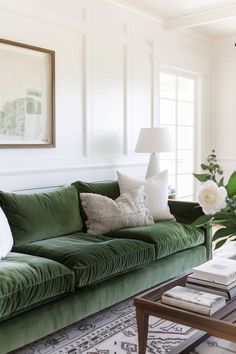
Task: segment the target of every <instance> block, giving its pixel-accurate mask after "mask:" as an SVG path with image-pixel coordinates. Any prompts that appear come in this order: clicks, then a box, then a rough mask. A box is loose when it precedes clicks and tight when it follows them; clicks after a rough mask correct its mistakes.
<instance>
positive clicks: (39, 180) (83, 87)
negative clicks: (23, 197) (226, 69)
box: [0, 0, 209, 189]
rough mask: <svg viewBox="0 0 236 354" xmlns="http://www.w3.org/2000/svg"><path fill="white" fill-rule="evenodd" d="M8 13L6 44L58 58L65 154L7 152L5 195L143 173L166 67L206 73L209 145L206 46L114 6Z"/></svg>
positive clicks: (2, 169) (14, 2)
mask: <svg viewBox="0 0 236 354" xmlns="http://www.w3.org/2000/svg"><path fill="white" fill-rule="evenodd" d="M68 5H69V6H68ZM0 9H1V10H0V36H1V37H2V38H5V39H9V40H14V41H18V42H22V43H26V44H31V45H36V46H39V47H45V48H49V49H52V50H55V51H56V148H54V149H52V148H51V149H45V148H44V149H0V188H3V189H16V188H24V187H35V186H45V185H57V184H63V183H64V182H65V183H70V182H71V181H73V180H76V179H84V180H102V179H109V178H114V177H115V170H116V168H119V169H121V170H123V171H126V172H128V173H130V174H133V175H136V176H141V175H144V172H145V169H146V162H147V159H148V156H145V157H143V156H141V157H140V156H137V155H135V154H134V145H135V143H136V139H137V135H138V132H139V129H140V128H141V127H144V126H150V125H151V124H153V125H156V124H157V122H158V74H159V71H160V69H161V68H162V67H172V68H176V69H178V70H184V71H187V72H192V73H195V74H196V75H198V77H199V79H198V85H199V92H200V93H201V95H200V96H201V97H200V98H201V99H200V102H201V105H200V110H199V112H198V115H199V118H201V119H202V124H200V121H199V127H200V134H199V147H200V146H207V144H206V142H209V140H208V139H205V138H206V137H207V134H206V129H208V128H207V117H208V101H209V100H208V99H207V98H208V85H209V42H208V41H207V40H206V39H205V38H203V37H201V36H200V35H199V36H197V35H193V34H191V33H190V32H189V34H186V33H185V32H178V33H168V32H165V31H164V30H163V26H162V23H161V21H153V20H152V19H149V18H147V17H145V16H141V15H139V14H135V13H132V12H130V11H128V10H127V9H124V8H120V7H119V6H116V5H115V4H113V3H112V2H110V1H105V0H104V1H103V0H99V1H96V0H84V1H76V0H70V1H66V0H60V1H58V0H50V1H48V0H38V1H37V2H36V1H30V0H11V1H10V2H9V0H8V1H6V0H0ZM203 152H204V153H205V151H203ZM200 155H201V154H200ZM200 159H201V156H200Z"/></svg>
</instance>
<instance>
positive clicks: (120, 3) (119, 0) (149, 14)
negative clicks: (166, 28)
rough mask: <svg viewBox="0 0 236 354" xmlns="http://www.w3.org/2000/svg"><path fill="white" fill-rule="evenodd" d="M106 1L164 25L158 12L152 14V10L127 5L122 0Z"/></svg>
mask: <svg viewBox="0 0 236 354" xmlns="http://www.w3.org/2000/svg"><path fill="white" fill-rule="evenodd" d="M106 1H107V2H108V3H111V4H113V5H116V6H118V7H120V8H122V9H124V10H126V11H129V12H131V13H133V14H136V15H139V16H142V17H146V18H147V19H149V20H151V21H154V22H156V23H159V24H162V25H164V22H165V21H164V18H163V17H161V16H160V15H158V14H156V13H155V14H154V13H153V11H149V10H145V9H143V8H141V7H138V6H135V5H129V4H127V1H124V0H106Z"/></svg>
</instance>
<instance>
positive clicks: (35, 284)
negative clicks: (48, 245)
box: [0, 252, 74, 349]
mask: <svg viewBox="0 0 236 354" xmlns="http://www.w3.org/2000/svg"><path fill="white" fill-rule="evenodd" d="M0 265H1V266H0V279H1V281H0V321H1V320H3V319H6V318H8V317H10V316H12V315H15V314H18V313H20V312H23V311H25V310H28V309H29V308H32V307H34V306H37V305H41V304H43V303H45V302H48V301H51V300H53V299H55V298H58V297H61V296H64V295H65V294H68V293H70V292H72V291H73V290H74V274H73V272H72V271H71V270H70V269H68V268H66V267H65V266H63V265H62V264H59V263H57V262H54V261H52V260H50V259H46V258H40V257H34V256H30V255H26V254H20V253H13V252H11V253H10V254H9V256H8V257H6V258H4V259H3V260H2V261H1V264H0ZM12 336H14V332H13V333H12ZM0 338H1V336H0ZM1 341H2V338H1V340H0V349H1Z"/></svg>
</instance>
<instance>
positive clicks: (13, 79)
mask: <svg viewBox="0 0 236 354" xmlns="http://www.w3.org/2000/svg"><path fill="white" fill-rule="evenodd" d="M19 147H22V148H27V147H30V148H38V147H39V148H41V147H42V148H43V147H45V148H49V147H55V51H53V50H49V49H45V48H40V47H35V46H32V45H28V44H23V43H18V42H13V41H9V40H6V39H2V38H0V148H19Z"/></svg>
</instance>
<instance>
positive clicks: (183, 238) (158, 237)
mask: <svg viewBox="0 0 236 354" xmlns="http://www.w3.org/2000/svg"><path fill="white" fill-rule="evenodd" d="M106 236H108V237H112V238H113V237H115V238H127V239H132V240H142V241H145V242H148V243H151V244H153V245H154V246H155V253H156V259H159V258H163V257H166V256H168V255H170V254H173V253H176V252H179V251H182V250H185V249H188V248H192V247H195V246H198V245H201V244H203V243H204V242H205V237H204V233H203V232H202V231H201V230H199V229H196V228H194V227H192V226H190V225H186V224H181V223H177V222H173V221H161V222H160V221H159V222H157V223H156V224H154V225H147V226H141V227H133V228H128V229H122V230H115V231H111V232H109V233H107V234H106Z"/></svg>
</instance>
